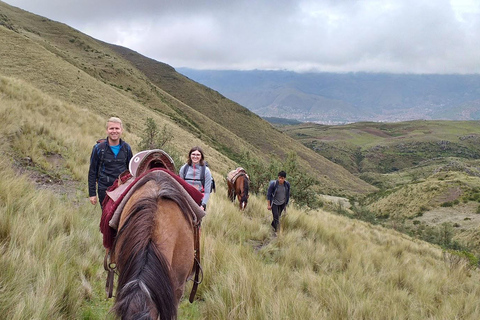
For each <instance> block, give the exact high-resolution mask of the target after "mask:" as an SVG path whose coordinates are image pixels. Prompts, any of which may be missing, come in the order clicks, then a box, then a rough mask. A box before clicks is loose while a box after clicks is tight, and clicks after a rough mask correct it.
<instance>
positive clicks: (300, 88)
mask: <svg viewBox="0 0 480 320" xmlns="http://www.w3.org/2000/svg"><path fill="white" fill-rule="evenodd" d="M177 71H178V72H180V73H182V74H184V75H185V76H187V77H189V78H190V79H192V80H194V81H197V82H199V83H202V84H204V85H206V86H208V87H210V88H212V89H214V90H217V91H218V92H219V93H221V94H222V95H224V96H226V97H227V98H229V99H231V100H233V101H235V102H237V103H239V104H241V105H243V106H244V107H247V108H248V109H250V110H251V111H253V112H255V113H256V114H258V115H259V116H261V117H283V118H288V119H295V120H300V121H312V122H319V123H329V124H335V123H348V122H358V121H387V122H394V121H406V120H416V119H424V120H479V119H480V75H478V74H476V75H413V74H384V73H381V74H374V73H343V74H336V73H295V72H288V71H260V70H254V71H212V70H194V69H187V68H178V69H177Z"/></svg>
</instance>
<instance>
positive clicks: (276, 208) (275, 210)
mask: <svg viewBox="0 0 480 320" xmlns="http://www.w3.org/2000/svg"><path fill="white" fill-rule="evenodd" d="M284 209H285V203H283V204H280V205H276V204H272V215H273V221H272V227H273V229H275V232H277V231H278V229H279V227H280V217H281V216H282V212H283V210H284Z"/></svg>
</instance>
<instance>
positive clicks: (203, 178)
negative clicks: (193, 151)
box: [200, 165, 206, 190]
mask: <svg viewBox="0 0 480 320" xmlns="http://www.w3.org/2000/svg"><path fill="white" fill-rule="evenodd" d="M205 167H206V165H203V166H202V168H201V169H200V181H201V182H202V187H203V189H204V190H205Z"/></svg>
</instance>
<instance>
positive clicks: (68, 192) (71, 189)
mask: <svg viewBox="0 0 480 320" xmlns="http://www.w3.org/2000/svg"><path fill="white" fill-rule="evenodd" d="M47 161H48V162H50V163H51V164H52V167H53V168H54V171H56V170H60V168H61V167H62V165H63V158H62V156H61V155H59V154H54V155H49V156H47ZM14 168H15V171H16V172H17V173H19V174H22V175H26V176H27V177H28V178H29V179H30V180H31V181H32V182H33V183H34V184H35V187H36V188H37V189H48V190H50V191H52V192H53V193H55V194H57V195H59V196H66V197H67V198H68V199H71V200H72V201H73V200H74V199H75V196H76V191H77V189H78V188H79V186H80V183H79V182H78V181H74V180H72V179H70V178H69V177H65V176H62V177H61V178H58V177H54V176H53V175H49V174H47V173H42V172H39V171H38V170H37V169H36V167H35V164H34V163H33V162H32V160H31V159H30V158H28V157H26V158H23V159H21V160H19V161H15V162H14Z"/></svg>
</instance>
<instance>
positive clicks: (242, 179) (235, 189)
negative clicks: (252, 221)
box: [227, 172, 250, 210]
mask: <svg viewBox="0 0 480 320" xmlns="http://www.w3.org/2000/svg"><path fill="white" fill-rule="evenodd" d="M249 182H250V179H249V178H248V175H247V174H246V173H244V172H241V173H239V174H238V175H236V176H235V178H234V179H233V180H230V179H228V178H227V185H228V197H229V198H230V200H231V201H232V202H235V197H236V198H237V199H238V206H239V208H240V210H245V208H246V207H247V202H248V197H249V196H248V186H249Z"/></svg>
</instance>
